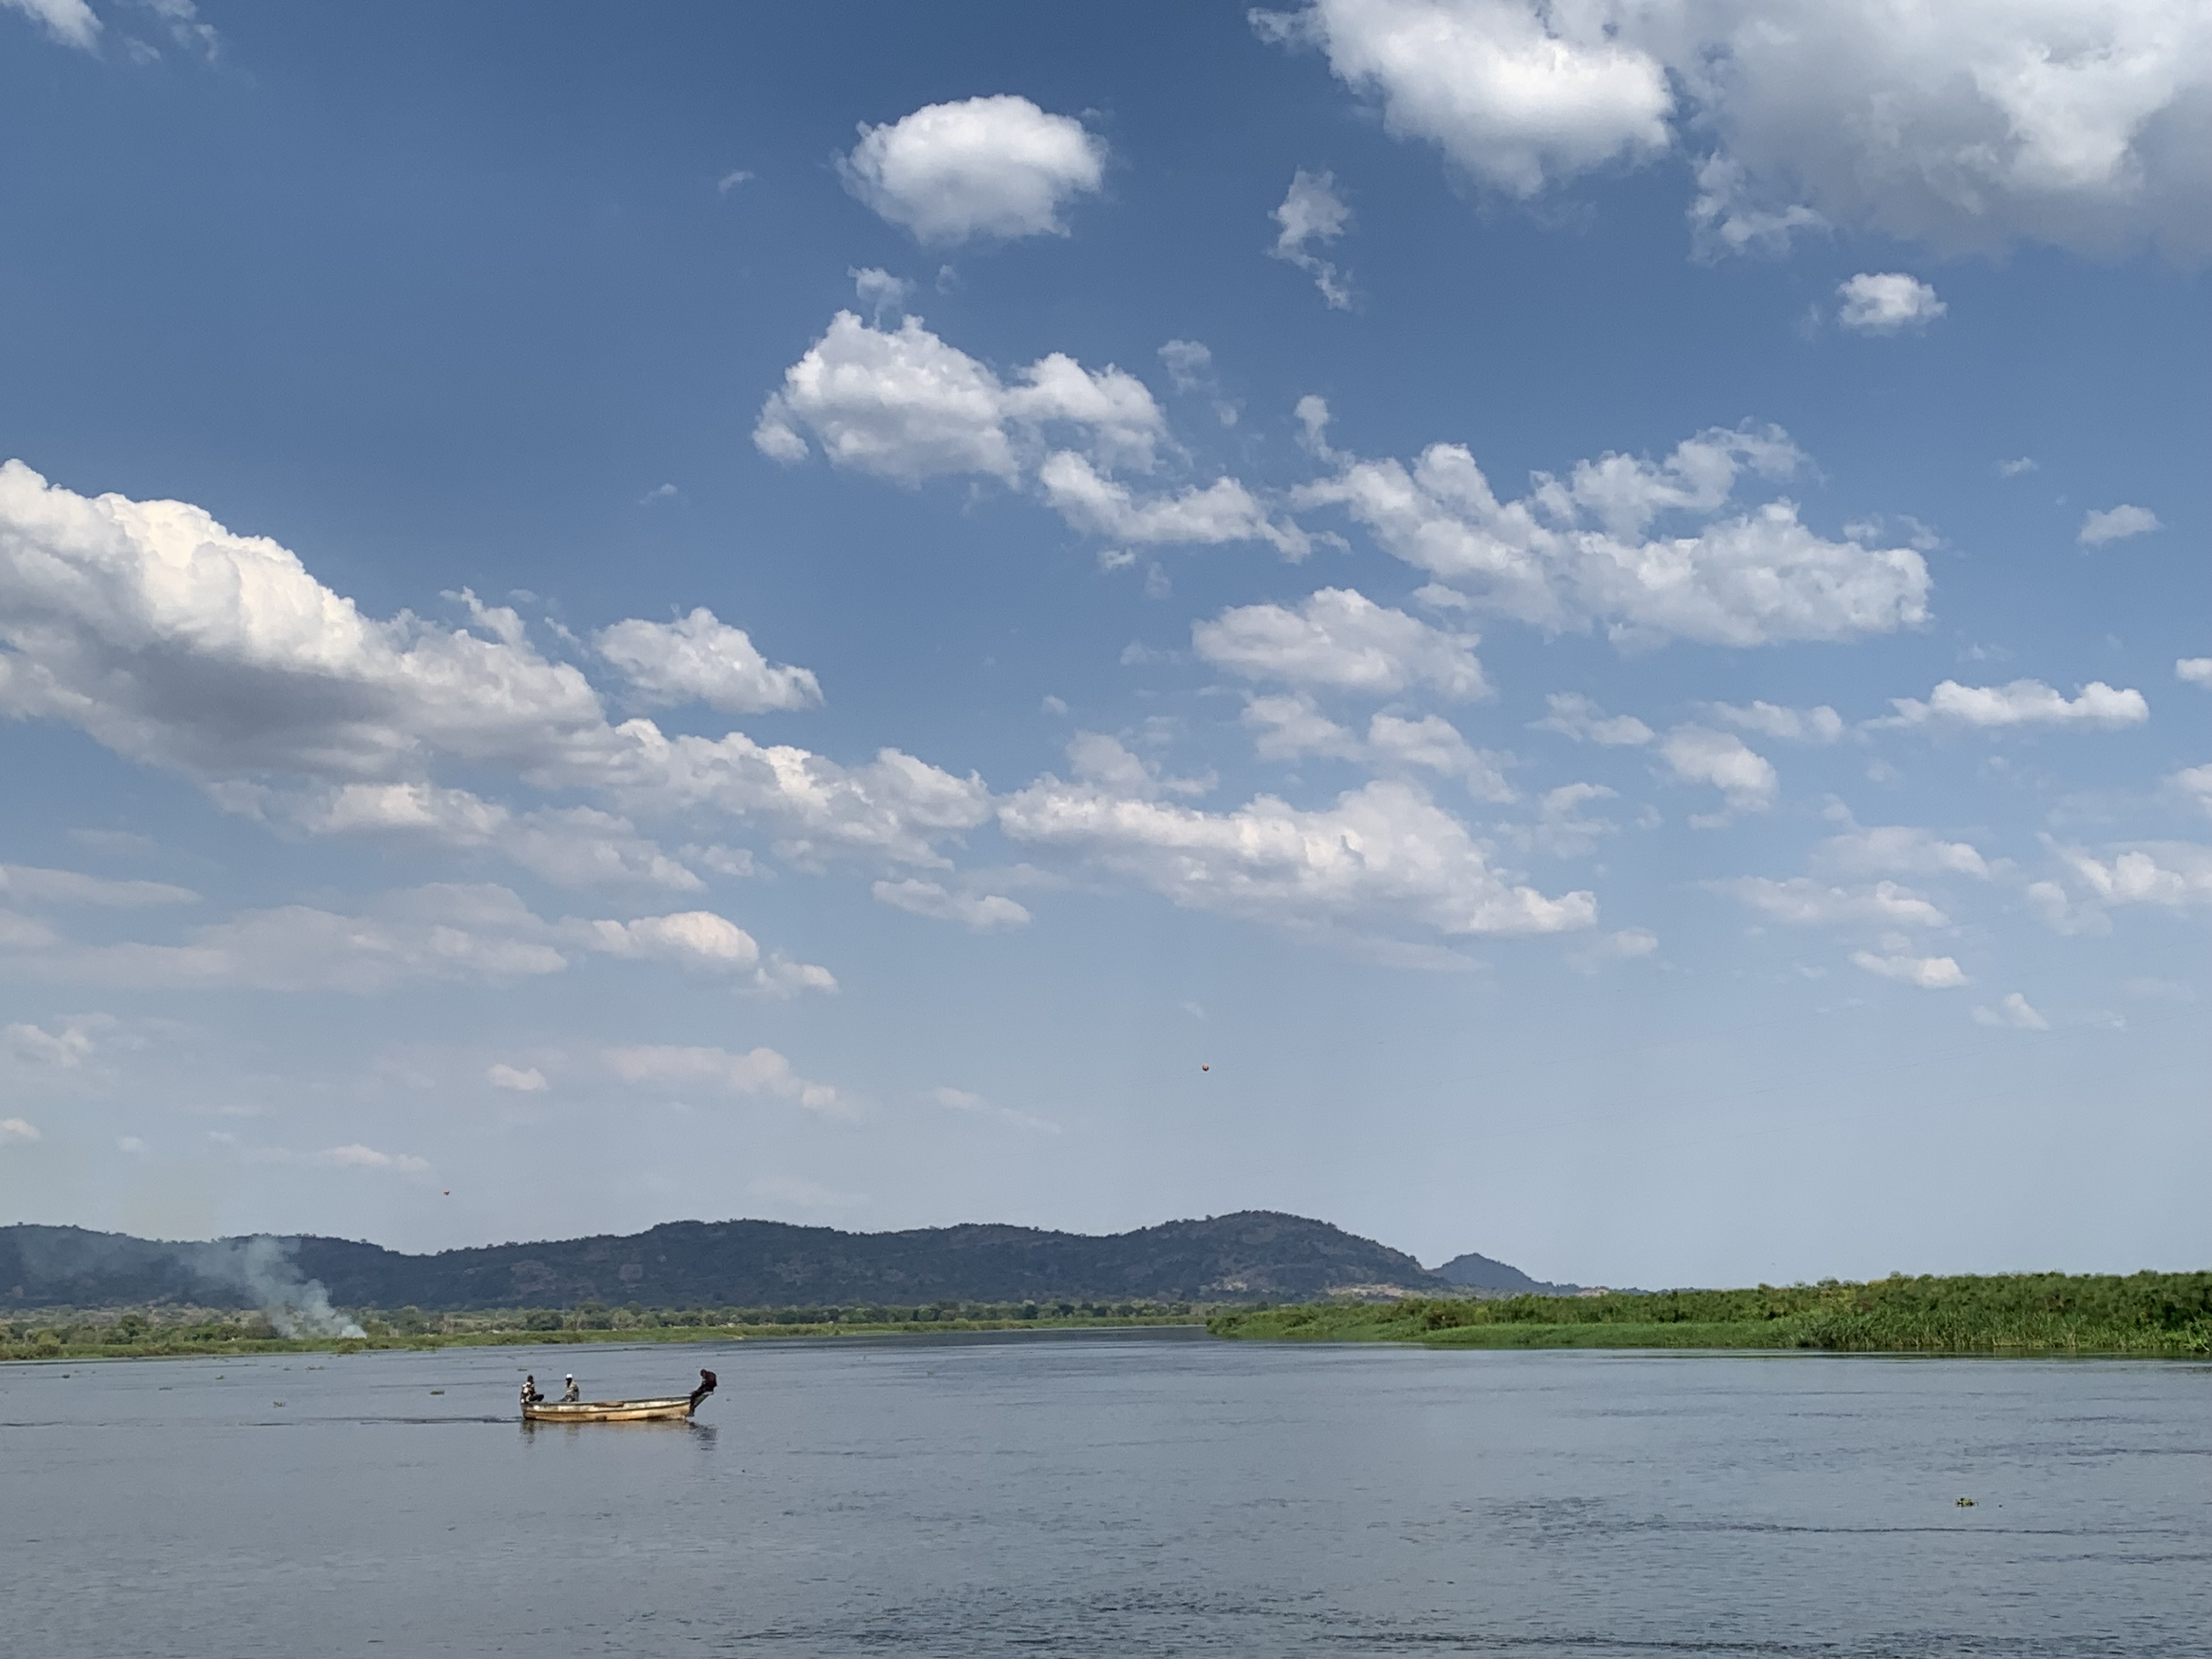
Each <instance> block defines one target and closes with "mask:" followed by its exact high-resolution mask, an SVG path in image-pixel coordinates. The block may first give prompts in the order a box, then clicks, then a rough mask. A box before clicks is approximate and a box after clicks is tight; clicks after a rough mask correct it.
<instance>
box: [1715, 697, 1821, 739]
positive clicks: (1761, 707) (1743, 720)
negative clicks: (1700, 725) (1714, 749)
mask: <svg viewBox="0 0 2212 1659" xmlns="http://www.w3.org/2000/svg"><path fill="white" fill-rule="evenodd" d="M1705 708H1706V710H1707V712H1708V713H1710V714H1711V715H1712V716H1713V718H1714V719H1716V720H1726V721H1727V722H1728V723H1729V725H1730V726H1740V727H1741V728H1742V729H1743V730H1744V731H1747V732H1759V734H1760V735H1761V736H1763V737H1769V738H1781V739H1782V740H1783V741H1784V742H1785V743H1833V742H1835V741H1836V739H1837V738H1840V737H1842V736H1843V735H1844V717H1843V716H1842V715H1840V714H1838V713H1837V712H1836V711H1835V710H1834V709H1832V708H1829V707H1828V706H1827V705H1826V703H1822V704H1820V706H1819V707H1818V708H1782V707H1779V706H1778V705H1777V704H1774V703H1771V702H1753V703H1749V704H1747V705H1744V706H1741V707H1739V706H1737V705H1736V704H1734V703H1726V702H1711V703H1707V704H1706V705H1705Z"/></svg>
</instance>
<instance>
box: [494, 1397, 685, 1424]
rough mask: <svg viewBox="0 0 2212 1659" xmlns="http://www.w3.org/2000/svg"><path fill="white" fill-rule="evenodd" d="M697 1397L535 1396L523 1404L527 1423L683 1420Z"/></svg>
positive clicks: (523, 1412) (661, 1421) (659, 1421)
mask: <svg viewBox="0 0 2212 1659" xmlns="http://www.w3.org/2000/svg"><path fill="white" fill-rule="evenodd" d="M697 1405H698V1401H696V1399H695V1398H693V1397H692V1396H691V1395H683V1394H679V1395H673V1396H671V1398H669V1399H666V1400H577V1401H560V1400H532V1401H525V1402H524V1403H523V1407H522V1420H523V1421H524V1422H526V1423H681V1422H684V1421H685V1420H686V1419H689V1418H690V1415H691V1413H692V1411H693V1410H694V1409H695V1408H696V1407H697Z"/></svg>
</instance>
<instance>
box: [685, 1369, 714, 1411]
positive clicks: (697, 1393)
mask: <svg viewBox="0 0 2212 1659" xmlns="http://www.w3.org/2000/svg"><path fill="white" fill-rule="evenodd" d="M717 1380H718V1379H717V1378H716V1377H715V1376H714V1372H712V1371H710V1370H707V1369H706V1368H705V1367H703V1366H702V1367H701V1368H700V1371H699V1386H698V1387H697V1388H696V1389H692V1390H691V1409H692V1410H693V1411H696V1410H698V1409H699V1402H700V1401H702V1400H704V1399H705V1398H706V1397H707V1396H708V1395H710V1394H712V1393H714V1384H715V1383H716V1381H717Z"/></svg>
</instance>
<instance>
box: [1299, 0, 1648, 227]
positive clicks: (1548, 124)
mask: <svg viewBox="0 0 2212 1659" xmlns="http://www.w3.org/2000/svg"><path fill="white" fill-rule="evenodd" d="M1606 10H1607V9H1605V8H1601V7H1595V6H1588V5H1572V6H1555V7H1547V8H1546V9H1544V10H1543V11H1541V12H1540V11H1538V10H1537V9H1535V8H1534V6H1531V5H1528V4H1523V3H1519V0H1315V3H1314V4H1313V5H1312V6H1310V8H1308V9H1306V10H1304V11H1302V12H1298V13H1295V14H1291V15H1287V16H1285V15H1280V14H1276V15H1268V14H1259V15H1258V16H1257V17H1256V18H1255V21H1260V22H1261V25H1262V28H1263V31H1264V32H1266V33H1271V34H1273V35H1275V36H1276V37H1277V38H1282V39H1291V40H1305V41H1310V42H1312V43H1313V44H1316V45H1317V46H1320V47H1321V48H1322V50H1323V51H1324V52H1327V53H1328V61H1329V67H1330V68H1331V69H1332V70H1334V71H1335V73H1336V75H1337V76H1338V77H1339V78H1340V79H1341V80H1343V81H1344V82H1346V83H1347V84H1348V85H1350V86H1351V87H1352V88H1354V89H1355V90H1358V91H1360V92H1363V93H1366V94H1371V95H1373V96H1375V97H1377V98H1379V99H1380V100H1382V104H1383V121H1384V123H1385V125H1387V126H1388V127H1389V130H1390V131H1392V132H1394V133H1395V134H1397V135H1399V136H1400V137H1413V138H1422V139H1426V140H1428V141H1429V142H1431V143H1435V144H1437V145H1438V146H1439V147H1441V148H1442V149H1443V151H1444V153H1445V155H1448V156H1449V157H1450V158H1451V160H1452V161H1454V162H1455V163H1456V164H1457V165H1458V166H1459V167H1462V168H1464V169H1465V170H1466V172H1467V173H1469V174H1471V175H1472V176H1473V177H1474V178H1475V179H1478V180H1480V182H1482V183H1483V184H1486V185H1491V186H1492V187H1494V188H1497V189H1499V190H1503V191H1509V192H1510V193H1511V194H1513V195H1516V196H1524V197H1525V196H1533V195H1534V194H1535V193H1536V192H1537V191H1540V190H1541V189H1542V188H1543V187H1544V185H1545V184H1546V183H1547V180H1548V179H1553V178H1556V177H1560V176H1565V175H1568V174H1572V173H1580V172H1583V171H1585V170H1587V169H1589V168H1591V167H1598V166H1600V165H1601V164H1603V163H1605V162H1607V161H1613V160H1615V159H1616V158H1620V157H1638V156H1644V155H1654V154H1656V153H1658V152H1659V151H1662V150H1663V149H1666V148H1667V146H1668V143H1669V135H1668V127H1667V116H1668V112H1669V110H1670V109H1671V108H1672V106H1673V104H1674V96H1673V94H1672V93H1671V92H1670V91H1669V89H1668V84H1667V73H1666V70H1665V69H1664V67H1663V66H1662V65H1661V64H1659V63H1657V62H1656V61H1655V60H1654V59H1653V58H1651V57H1650V55H1649V54H1648V53H1645V52H1640V51H1638V50H1637V49H1635V48H1634V47H1632V46H1627V45H1626V44H1625V43H1624V42H1623V41H1621V40H1620V39H1618V38H1617V33H1616V30H1615V29H1614V28H1613V27H1612V20H1611V19H1610V18H1609V17H1608V16H1607V15H1606Z"/></svg>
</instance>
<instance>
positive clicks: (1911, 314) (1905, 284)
mask: <svg viewBox="0 0 2212 1659" xmlns="http://www.w3.org/2000/svg"><path fill="white" fill-rule="evenodd" d="M1836 297H1837V298H1838V300H1840V301H1842V302H1843V303H1842V304H1840V305H1839V306H1838V307H1836V320H1837V321H1838V323H1840V324H1842V325H1844V327H1845V328H1848V329H1850V330H1852V331H1854V332H1857V333H1860V334H1897V333H1901V332H1902V331H1905V329H1908V328H1924V327H1926V326H1927V325H1929V323H1932V322H1934V321H1935V320H1936V319H1937V318H1938V317H1941V316H1942V314H1943V313H1945V312H1946V311H1948V310H1949V309H1950V307H1948V306H1947V305H1945V304H1944V303H1943V301H1941V300H1939V299H1937V298H1936V290H1935V289H1934V288H1933V287H1931V286H1930V285H1929V284H1928V283H1923V282H1922V281H1921V280H1920V279H1919V278H1918V277H1917V276H1906V275H1905V274H1904V273H1903V272H1902V271H1896V270H1889V271H1881V272H1873V271H1864V270H1863V271H1861V272H1860V273H1859V274H1858V275H1857V276H1854V277H1852V278H1850V281H1848V282H1845V283H1839V284H1838V286H1837V289H1836Z"/></svg>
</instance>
